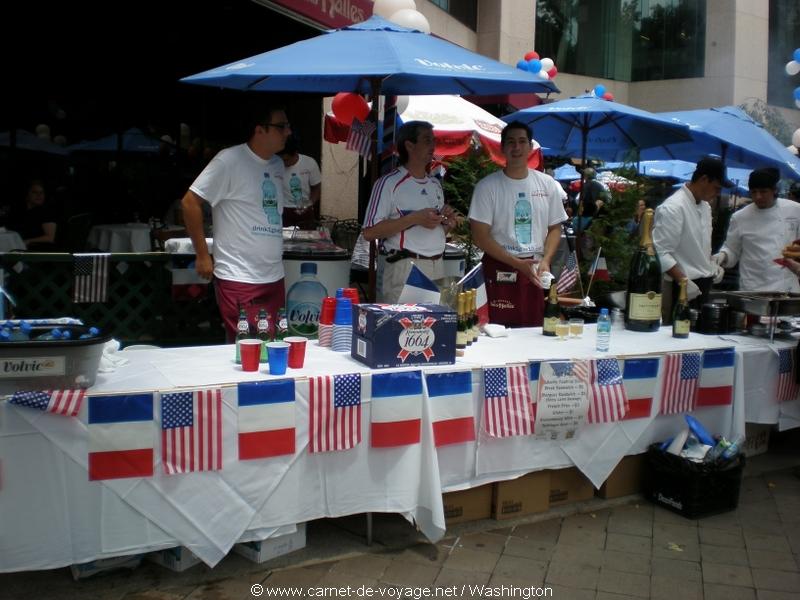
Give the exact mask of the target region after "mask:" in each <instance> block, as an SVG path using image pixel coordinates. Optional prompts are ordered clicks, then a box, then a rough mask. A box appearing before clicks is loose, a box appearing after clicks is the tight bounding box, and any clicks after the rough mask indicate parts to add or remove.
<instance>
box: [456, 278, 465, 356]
mask: <svg viewBox="0 0 800 600" xmlns="http://www.w3.org/2000/svg"><path fill="white" fill-rule="evenodd" d="M465 301H466V295H465V294H464V292H461V293H460V294H459V295H458V309H457V310H458V325H457V329H456V350H460V351H461V353H462V356H463V353H464V349H465V348H466V347H467V322H466V318H465V315H464V304H465Z"/></svg>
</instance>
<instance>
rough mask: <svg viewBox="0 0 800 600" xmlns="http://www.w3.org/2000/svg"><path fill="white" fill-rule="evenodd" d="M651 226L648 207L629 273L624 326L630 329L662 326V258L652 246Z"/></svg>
mask: <svg viewBox="0 0 800 600" xmlns="http://www.w3.org/2000/svg"><path fill="white" fill-rule="evenodd" d="M652 227H653V209H651V208H648V209H647V210H645V211H644V216H643V217H642V226H641V232H642V233H641V236H640V238H639V249H638V250H637V252H636V254H634V255H633V258H631V268H630V271H629V275H628V292H627V294H626V303H625V305H626V308H625V328H626V329H630V330H631V331H658V329H659V328H660V327H661V262H660V261H659V260H658V254H656V250H655V247H654V246H653V237H652V234H651V229H652Z"/></svg>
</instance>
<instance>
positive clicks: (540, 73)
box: [537, 69, 550, 79]
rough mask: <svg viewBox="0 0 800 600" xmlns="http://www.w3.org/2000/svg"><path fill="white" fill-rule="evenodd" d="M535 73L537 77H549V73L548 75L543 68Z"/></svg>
mask: <svg viewBox="0 0 800 600" xmlns="http://www.w3.org/2000/svg"><path fill="white" fill-rule="evenodd" d="M537 75H538V76H539V77H541V78H542V79H550V75H548V74H547V71H545V70H544V69H542V70H541V71H539V72H538V73H537Z"/></svg>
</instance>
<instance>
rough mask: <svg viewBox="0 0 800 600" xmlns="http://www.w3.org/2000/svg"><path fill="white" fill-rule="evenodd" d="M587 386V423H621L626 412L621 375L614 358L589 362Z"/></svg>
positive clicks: (626, 402) (626, 404)
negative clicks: (589, 375) (589, 370)
mask: <svg viewBox="0 0 800 600" xmlns="http://www.w3.org/2000/svg"><path fill="white" fill-rule="evenodd" d="M591 362H592V365H591V384H590V385H589V415H588V421H589V423H613V422H615V421H621V420H622V419H623V418H624V417H625V413H626V412H627V411H628V400H627V398H626V397H625V387H624V386H623V384H622V373H621V371H620V368H619V362H618V361H617V359H616V358H601V359H598V360H593V361H591Z"/></svg>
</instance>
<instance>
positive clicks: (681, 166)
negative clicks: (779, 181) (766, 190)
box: [605, 159, 751, 196]
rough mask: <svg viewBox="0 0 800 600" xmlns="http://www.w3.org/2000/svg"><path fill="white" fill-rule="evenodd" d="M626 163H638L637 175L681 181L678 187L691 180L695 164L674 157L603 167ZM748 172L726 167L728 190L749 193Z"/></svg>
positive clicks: (607, 164) (608, 165) (615, 166)
mask: <svg viewBox="0 0 800 600" xmlns="http://www.w3.org/2000/svg"><path fill="white" fill-rule="evenodd" d="M626 165H627V166H633V167H637V165H638V169H637V172H638V173H639V175H643V176H645V177H651V178H653V179H675V180H677V181H678V182H681V183H678V187H680V185H681V184H682V182H686V181H689V180H691V178H692V174H693V173H694V169H695V167H696V166H697V165H696V164H695V163H693V162H689V161H686V160H678V159H675V160H642V161H639V162H638V163H636V164H633V165H630V163H621V162H614V163H606V164H605V168H606V169H611V170H612V171H613V170H616V169H620V168H622V167H624V166H626ZM750 173H751V170H750V169H740V168H736V167H727V175H728V179H729V180H730V181H732V182H733V183H734V184H735V185H734V186H733V187H731V188H728V191H734V192H736V193H737V194H739V195H740V196H743V195H747V194H749V190H748V188H747V184H748V181H749V179H750Z"/></svg>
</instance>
